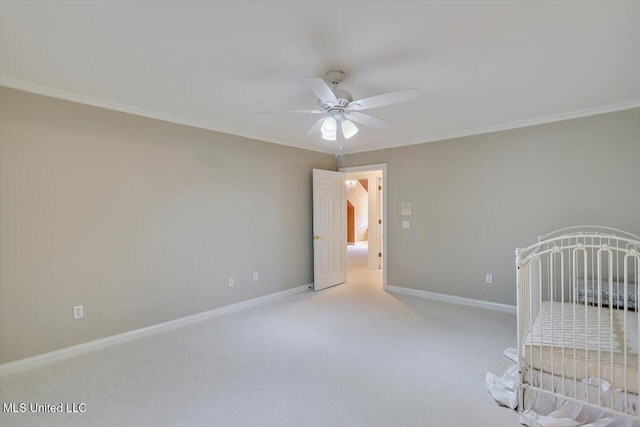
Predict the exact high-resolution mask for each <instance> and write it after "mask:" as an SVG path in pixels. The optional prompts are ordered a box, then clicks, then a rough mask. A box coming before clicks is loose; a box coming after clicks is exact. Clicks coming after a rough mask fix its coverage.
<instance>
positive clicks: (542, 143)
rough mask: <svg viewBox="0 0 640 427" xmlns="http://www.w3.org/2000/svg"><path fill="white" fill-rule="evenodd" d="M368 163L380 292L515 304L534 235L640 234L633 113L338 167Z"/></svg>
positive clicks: (639, 137)
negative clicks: (519, 253) (405, 207)
mask: <svg viewBox="0 0 640 427" xmlns="http://www.w3.org/2000/svg"><path fill="white" fill-rule="evenodd" d="M374 163H387V164H388V177H387V183H386V187H385V188H386V189H387V191H388V203H389V206H388V209H389V212H388V215H389V218H388V220H389V222H388V234H389V235H388V236H387V237H388V245H389V246H388V250H389V253H388V266H387V267H388V269H389V271H388V274H389V285H395V286H403V287H409V288H415V289H421V290H426V291H432V292H439V293H444V294H451V295H457V296H462V297H468V298H477V299H482V300H488V301H494V302H498V303H506V304H515V295H516V294H515V272H514V249H515V248H516V247H522V246H528V245H529V244H533V243H535V241H536V238H537V236H538V235H539V234H544V233H547V232H550V231H553V230H555V229H559V228H562V227H567V226H572V225H580V224H596V225H607V226H611V227H615V228H620V229H623V230H626V231H629V232H632V233H635V234H638V235H640V109H634V110H628V111H622V112H617V113H610V114H604V115H598V116H592V117H586V118H580V119H574V120H568V121H564V122H558V123H551V124H544V125H538V126H531V127H527V128H521V129H515V130H510V131H503V132H495V133H490V134H485V135H476V136H470V137H465V138H458V139H452V140H447V141H440V142H433V143H428V144H419V145H412V146H407V147H400V148H392V149H386V150H379V151H372V152H366V153H358V154H351V155H346V156H342V157H341V158H339V161H338V164H339V166H340V167H347V166H358V165H366V164H374ZM402 201H412V202H413V215H412V216H411V217H402V215H401V202H402ZM403 219H409V220H410V221H411V228H410V229H408V230H403V229H402V228H401V224H402V220H403ZM486 273H493V284H491V285H488V284H485V283H484V281H485V274H486Z"/></svg>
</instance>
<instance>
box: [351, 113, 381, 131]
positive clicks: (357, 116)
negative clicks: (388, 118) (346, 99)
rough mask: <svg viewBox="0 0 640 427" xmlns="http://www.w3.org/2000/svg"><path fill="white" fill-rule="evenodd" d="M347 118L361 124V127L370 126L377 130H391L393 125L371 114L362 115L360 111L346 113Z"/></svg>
mask: <svg viewBox="0 0 640 427" xmlns="http://www.w3.org/2000/svg"><path fill="white" fill-rule="evenodd" d="M344 115H345V117H346V118H347V119H349V120H351V121H352V122H356V123H360V124H361V125H365V126H369V127H372V128H376V129H389V128H390V127H391V125H390V124H389V123H387V122H385V121H384V120H380V119H379V118H377V117H373V116H371V115H369V114H364V113H360V112H358V111H349V112H345V113H344Z"/></svg>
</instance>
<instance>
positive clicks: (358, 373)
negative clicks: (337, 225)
mask: <svg viewBox="0 0 640 427" xmlns="http://www.w3.org/2000/svg"><path fill="white" fill-rule="evenodd" d="M365 251H366V248H362V247H358V246H350V247H349V252H350V260H349V280H348V282H347V283H346V284H344V285H341V286H337V287H334V288H330V289H327V290H324V291H321V292H318V293H313V292H306V293H303V294H298V295H295V296H292V297H289V298H286V299H282V300H279V301H276V302H274V303H269V304H264V305H260V306H257V307H253V308H250V309H247V310H244V311H241V312H237V313H234V314H229V315H225V316H222V317H217V318H214V319H210V320H207V321H204V322H201V323H198V324H194V325H190V326H186V327H183V328H180V329H175V330H172V331H168V332H164V333H161V334H158V335H154V336H149V337H145V338H141V339H138V340H134V341H131V342H128V343H124V344H121V345H117V346H113V347H110V348H107V349H103V350H99V351H96V352H93V353H89V354H85V355H82V356H78V357H76V358H73V359H68V360H66V361H62V362H58V363H54V364H51V365H47V366H43V367H40V368H36V369H32V370H30V371H25V372H21V373H17V374H12V375H8V376H5V377H2V378H1V379H0V401H2V402H27V403H28V402H37V403H56V404H57V403H63V402H75V403H80V402H83V403H86V412H85V413H83V414H8V413H0V424H1V425H3V426H14V425H20V426H55V425H60V426H62V425H64V426H73V425H78V426H80V425H82V426H87V425H94V426H165V425H171V426H491V427H493V426H517V425H519V424H518V421H517V415H516V413H515V412H513V411H511V410H509V409H505V408H501V407H498V406H497V405H496V404H495V403H494V402H493V400H492V399H491V397H490V396H489V394H488V393H487V392H486V391H485V388H484V378H485V374H486V372H487V371H488V370H491V371H493V372H496V373H501V372H503V371H504V369H505V368H506V367H507V366H508V365H509V364H510V362H509V361H508V360H507V359H506V358H504V357H503V356H502V355H501V352H502V350H503V349H504V348H506V347H509V346H513V344H514V342H515V316H513V315H508V314H503V313H497V312H492V311H486V310H481V309H474V308H469V307H463V306H457V305H451V304H444V303H439V302H434V301H430V300H425V299H420V298H415V297H410V296H404V295H396V294H392V293H386V292H384V291H382V285H381V271H373V270H367V269H366V258H365V257H366V252H365Z"/></svg>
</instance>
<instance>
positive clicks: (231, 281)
mask: <svg viewBox="0 0 640 427" xmlns="http://www.w3.org/2000/svg"><path fill="white" fill-rule="evenodd" d="M233 285H235V283H233V277H229V286H233Z"/></svg>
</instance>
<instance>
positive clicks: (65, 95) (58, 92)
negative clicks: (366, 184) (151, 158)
mask: <svg viewBox="0 0 640 427" xmlns="http://www.w3.org/2000/svg"><path fill="white" fill-rule="evenodd" d="M0 86H4V87H8V88H11V89H18V90H22V91H25V92H31V93H36V94H38V95H44V96H49V97H52V98H58V99H62V100H64V101H71V102H77V103H80V104H86V105H91V106H93V107H99V108H106V109H108V110H114V111H119V112H121V113H128V114H133V115H136V116H141V117H146V118H150V119H156V120H162V121H165V122H170V123H176V124H179V125H184V126H191V127H195V128H200V129H206V130H211V131H214V132H220V133H226V134H231V135H236V136H241V137H244V138H250V139H254V140H258V141H266V142H272V143H274V144H280V145H286V146H289V147H294V148H300V149H303V150H310V151H317V152H320V153H327V154H334V152H333V150H330V149H326V148H321V147H314V146H309V145H303V144H300V143H296V142H294V141H289V140H287V139H282V138H277V137H274V136H271V135H263V134H258V133H253V132H247V131H245V130H241V129H235V128H231V127H227V126H220V125H217V124H213V123H204V122H199V121H194V120H189V119H185V118H182V117H178V116H176V115H173V114H170V113H163V112H159V111H154V110H149V109H147V108H141V107H135V106H133V105H127V104H121V103H118V102H112V101H107V100H105V99H102V98H96V97H93V96H89V95H84V94H82V93H78V92H72V91H68V90H63V89H56V88H52V87H49V86H45V85H41V84H38V83H32V82H28V81H26V80H20V79H15V78H13V77H7V76H4V75H0Z"/></svg>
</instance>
